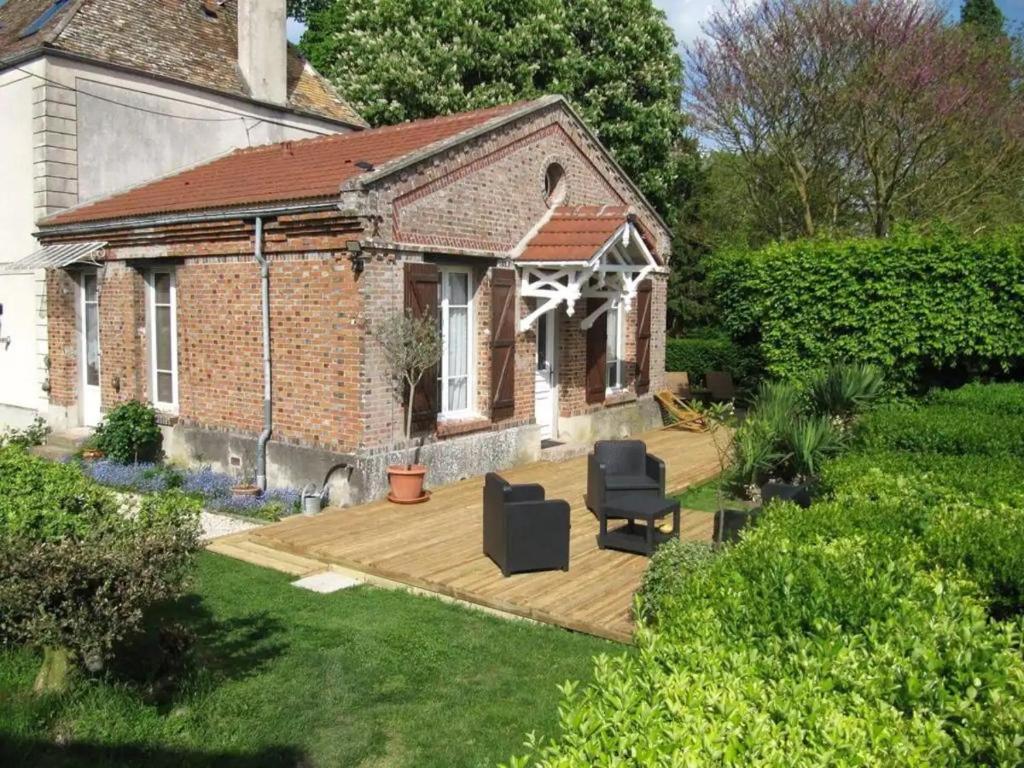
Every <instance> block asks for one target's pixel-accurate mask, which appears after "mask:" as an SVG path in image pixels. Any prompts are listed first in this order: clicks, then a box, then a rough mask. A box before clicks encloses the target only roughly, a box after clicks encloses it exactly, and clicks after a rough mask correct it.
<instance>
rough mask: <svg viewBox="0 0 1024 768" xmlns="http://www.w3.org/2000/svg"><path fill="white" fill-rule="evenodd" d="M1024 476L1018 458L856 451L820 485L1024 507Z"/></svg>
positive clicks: (826, 489)
mask: <svg viewBox="0 0 1024 768" xmlns="http://www.w3.org/2000/svg"><path fill="white" fill-rule="evenodd" d="M1022 478H1024V459H1019V458H1016V457H1013V456H985V455H972V454H964V455H950V454H945V453H907V452H900V451H877V452H861V451H853V452H850V453H847V454H845V455H843V456H840V457H839V458H836V459H833V460H832V461H830V462H828V463H827V464H826V465H825V467H824V469H823V471H822V473H821V478H820V489H821V491H822V492H823V493H825V494H828V495H832V496H844V497H848V496H852V495H858V496H859V497H862V498H874V499H876V500H879V499H882V500H884V499H889V498H892V497H894V496H897V495H899V496H902V495H905V494H907V493H913V494H915V495H916V497H917V498H918V499H919V500H920V501H921V502H923V503H924V504H926V505H929V506H934V505H935V504H938V503H948V502H956V501H962V500H969V501H971V502H972V503H974V504H977V505H979V506H991V505H995V504H1007V505H1011V506H1018V507H1020V508H1022V509H1024V480H1022ZM908 489H909V490H908Z"/></svg>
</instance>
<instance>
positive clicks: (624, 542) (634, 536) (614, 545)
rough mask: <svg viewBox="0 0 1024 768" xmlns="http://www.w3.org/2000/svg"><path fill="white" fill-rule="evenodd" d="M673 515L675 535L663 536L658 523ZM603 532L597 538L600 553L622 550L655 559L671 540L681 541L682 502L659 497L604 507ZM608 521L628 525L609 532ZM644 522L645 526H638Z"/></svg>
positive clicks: (634, 498) (622, 500)
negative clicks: (637, 522)
mask: <svg viewBox="0 0 1024 768" xmlns="http://www.w3.org/2000/svg"><path fill="white" fill-rule="evenodd" d="M670 512H671V513H672V532H671V533H662V532H661V531H659V530H658V522H659V521H660V520H662V519H663V518H664V517H666V516H667V515H668V514H669V513H670ZM598 517H599V519H600V522H601V531H600V533H598V535H597V546H598V547H599V548H600V549H621V550H623V551H625V552H635V553H636V554H638V555H653V554H654V551H655V550H656V549H657V548H658V547H659V546H661V545H662V544H664V543H665V542H666V541H668V540H669V539H672V538H678V537H679V502H678V501H676V500H675V499H662V498H658V497H657V496H649V495H645V496H641V495H637V496H625V497H623V498H620V499H618V500H616V501H614V502H612V503H610V504H605V505H604V509H602V510H601V513H600V515H599V516H598ZM609 520H625V521H626V524H625V525H623V526H621V527H619V528H616V529H614V530H611V531H609V530H608V521H609ZM637 520H642V521H644V522H645V523H646V525H637V524H636V521H637Z"/></svg>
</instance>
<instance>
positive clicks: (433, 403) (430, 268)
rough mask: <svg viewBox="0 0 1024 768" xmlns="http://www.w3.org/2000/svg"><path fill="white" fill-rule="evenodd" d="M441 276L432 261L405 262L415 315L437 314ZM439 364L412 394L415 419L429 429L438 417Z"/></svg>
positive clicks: (407, 290)
mask: <svg viewBox="0 0 1024 768" xmlns="http://www.w3.org/2000/svg"><path fill="white" fill-rule="evenodd" d="M439 281H440V279H439V276H438V271H437V267H436V266H434V265H433V264H416V263H412V262H407V263H406V265H405V308H406V310H407V311H408V312H409V313H410V314H412V316H413V317H423V316H424V315H432V316H433V317H435V318H436V317H437V297H438V285H439ZM437 376H438V373H437V366H434V367H433V368H431V369H430V370H429V371H427V372H425V373H424V374H423V378H422V379H420V383H419V385H418V386H417V387H416V392H415V393H414V394H413V407H412V418H413V422H414V424H415V425H416V426H417V427H418V428H420V429H423V428H429V427H430V425H431V424H432V423H433V422H434V421H436V420H437V411H438V404H437Z"/></svg>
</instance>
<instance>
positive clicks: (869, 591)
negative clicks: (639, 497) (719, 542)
mask: <svg viewBox="0 0 1024 768" xmlns="http://www.w3.org/2000/svg"><path fill="white" fill-rule="evenodd" d="M1016 397H1017V394H1016V392H1015V391H1014V390H1013V389H1012V388H1008V387H1002V388H996V389H993V390H988V389H985V388H983V387H975V388H971V389H965V390H961V391H960V392H958V393H935V394H934V395H933V396H932V397H930V398H929V402H930V403H932V404H930V405H923V406H919V407H917V408H902V409H897V408H893V409H888V413H885V412H883V413H882V415H880V416H878V417H877V418H878V422H879V423H877V424H873V425H871V426H870V428H869V430H873V432H871V434H873V435H876V436H878V435H881V436H884V437H885V438H886V440H884V441H882V442H883V443H901V442H903V443H906V444H908V445H909V444H911V443H913V444H919V445H924V446H928V447H929V448H934V447H935V446H937V445H945V444H946V443H944V441H945V440H949V439H952V438H953V436H955V435H956V434H961V435H963V434H967V435H969V437H967V438H963V437H961V438H960V439H959V443H958V447H957V448H956V449H955V450H956V451H962V450H965V449H966V448H967V447H973V448H976V449H978V450H980V451H985V453H977V454H974V455H956V454H953V455H951V454H950V453H936V452H930V453H913V452H907V451H903V452H899V451H892V450H888V451H878V452H871V453H860V454H848V455H846V456H844V457H842V458H840V459H837V460H835V461H833V462H831V463H830V464H828V465H827V467H826V471H825V472H824V474H823V477H822V486H823V488H824V489H825V491H826V493H827V497H826V498H824V499H822V500H819V501H818V502H817V503H816V504H815V505H814V506H812V507H811V508H810V509H807V510H805V509H801V508H799V507H797V506H795V505H792V504H772V505H771V506H770V507H769V508H768V509H767V510H766V511H765V512H764V514H762V515H761V517H760V521H759V524H758V526H757V527H756V528H754V529H752V530H748V531H747V532H745V535H744V536H743V538H742V539H741V541H740V542H739V543H738V544H737V545H735V546H733V547H727V548H725V549H724V550H723V551H722V552H721V553H718V554H716V555H715V556H713V557H712V556H710V554H708V553H705V552H703V551H691V550H689V549H687V548H685V547H682V546H673V547H666V548H663V549H662V550H661V551H659V552H658V553H657V554H656V555H655V556H654V558H653V560H652V562H651V565H650V568H649V569H648V573H647V578H646V579H645V584H644V588H643V590H642V591H641V594H640V596H639V599H638V603H637V606H638V608H639V609H640V613H641V618H642V619H643V620H645V623H644V624H643V625H642V626H641V627H640V628H639V629H638V631H637V647H638V652H637V653H636V654H623V655H621V656H618V657H614V658H607V657H604V658H600V659H598V661H597V664H596V673H595V680H594V682H593V683H592V684H590V685H588V686H586V687H583V688H578V687H576V686H574V685H569V686H567V687H566V688H565V701H564V703H563V706H562V709H561V731H562V733H561V736H560V737H558V738H557V739H555V740H553V741H550V742H546V743H540V742H538V741H536V740H530V741H529V742H528V745H529V747H530V749H531V754H530V756H529V757H528V758H521V759H518V760H513V761H512V765H513V766H526V765H538V766H542V768H568V767H569V766H580V768H582V767H583V766H591V765H623V766H626V765H630V766H633V765H636V766H640V765H643V766H657V767H664V768H674V766H678V765H750V766H772V767H775V766H778V768H782V766H795V767H797V768H802V767H803V766H808V767H810V766H818V765H826V764H827V765H838V766H853V765H886V766H908V767H909V766H921V765H928V766H950V767H952V766H972V765H977V766H980V765H1022V764H1024V741H1022V740H1021V739H1020V736H1019V731H1020V727H1019V718H1021V717H1022V716H1024V656H1022V651H1024V642H1022V637H1021V627H1022V624H1021V622H1020V620H1019V619H1018V617H1019V616H1020V615H1021V614H1022V613H1024V484H1022V483H1021V481H1020V478H1021V477H1022V469H1024V457H1022V456H1014V455H1012V454H1011V453H1010V452H1008V451H1007V450H1006V445H1007V444H1009V443H1012V440H1010V441H1009V442H1008V443H1001V444H997V445H993V444H992V443H989V442H986V441H985V440H982V439H981V438H979V437H978V435H977V434H974V433H971V432H970V431H969V430H967V429H966V428H965V427H964V424H965V421H964V419H970V418H974V419H976V420H978V421H979V422H981V423H984V425H985V426H986V427H988V426H991V424H989V423H988V420H989V419H1000V418H1001V420H1002V423H1003V424H1004V425H1006V426H1005V431H1007V432H1009V433H1011V434H1015V433H1016V431H1017V430H1018V429H1019V428H1020V424H1021V423H1024V416H1017V415H1013V414H1011V415H1009V416H1006V415H1005V412H1006V411H1008V410H1011V408H1010V407H1009V406H1008V404H1010V403H1013V402H1014V401H1015V400H1016ZM997 414H1002V415H1001V416H1000V415H997ZM867 418H868V419H869V420H870V419H875V418H876V416H875V415H874V414H872V415H871V416H869V417H867ZM887 419H888V421H893V420H898V419H905V421H903V422H901V423H900V424H899V425H898V428H892V429H889V428H887V427H886V425H885V423H884V422H885V421H886V420H887ZM911 433H913V434H914V437H913V439H911V438H906V437H905V435H907V434H911ZM1004 619H1008V620H1004ZM609 723H611V724H613V726H614V727H609Z"/></svg>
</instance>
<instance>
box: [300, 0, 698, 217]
mask: <svg viewBox="0 0 1024 768" xmlns="http://www.w3.org/2000/svg"><path fill="white" fill-rule="evenodd" d="M290 10H291V12H292V13H293V14H294V15H296V16H297V17H298V18H301V19H304V20H305V21H306V22H307V23H308V27H309V28H308V30H307V32H306V34H305V35H304V36H303V39H302V43H301V47H302V50H303V52H304V53H305V55H306V56H307V57H308V58H309V59H310V61H312V62H313V64H314V65H315V66H316V67H317V68H318V69H319V70H320V71H321V72H323V73H324V74H326V75H327V76H328V77H330V78H331V79H332V80H333V81H334V82H335V84H336V85H337V86H338V88H339V89H340V91H341V92H342V93H344V94H345V96H346V98H347V99H349V100H350V101H351V102H352V104H353V105H354V106H355V107H356V108H357V109H358V110H359V111H360V112H361V114H362V115H363V116H364V117H365V118H366V119H367V120H369V121H370V122H371V123H373V124H381V123H385V124H387V123H396V122H401V121H403V120H409V119H415V118H422V117H434V116H437V115H444V114H450V113H453V112H458V111H461V110H466V109H474V108H479V107H486V106H491V105H494V104H498V103H504V102H509V101H514V100H516V99H529V98H534V97H537V96H540V95H543V94H548V93H561V94H563V95H564V96H566V97H568V98H569V99H570V101H571V102H572V103H573V104H574V106H575V107H576V108H578V109H579V110H580V112H581V113H582V116H583V118H584V119H585V120H586V121H587V122H588V123H589V125H590V126H591V127H592V128H594V129H595V131H596V132H597V133H598V135H599V136H600V138H601V140H602V141H603V142H604V143H605V145H606V146H608V148H609V149H610V150H611V151H612V153H613V154H614V155H615V157H616V159H617V160H618V161H619V162H620V163H621V164H622V166H623V167H624V169H625V170H626V172H627V173H629V174H630V175H631V176H632V177H633V178H634V179H635V180H636V181H637V183H638V184H639V186H640V187H641V189H642V190H643V191H644V192H645V193H646V194H647V196H648V197H649V198H650V199H651V201H652V203H653V204H654V205H655V206H656V207H658V208H659V210H660V211H661V213H662V214H663V215H665V216H666V217H667V218H672V219H674V217H675V214H676V211H677V208H678V204H679V202H680V200H681V199H682V198H683V196H684V195H685V194H686V192H687V190H688V187H689V185H690V183H691V181H692V178H691V176H690V174H691V173H692V172H693V170H694V168H695V162H694V157H695V153H696V147H695V145H694V144H693V142H692V141H690V140H688V139H687V136H686V128H687V121H686V118H685V116H684V115H683V113H682V111H681V102H682V61H681V59H680V57H679V54H678V51H677V48H676V41H675V38H674V36H673V33H672V30H671V28H670V27H669V26H668V23H667V22H666V20H665V14H664V12H662V11H660V10H658V9H656V8H655V7H654V6H653V4H652V1H651V0H333V1H332V0H294V1H293V2H292V3H291V4H290Z"/></svg>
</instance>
